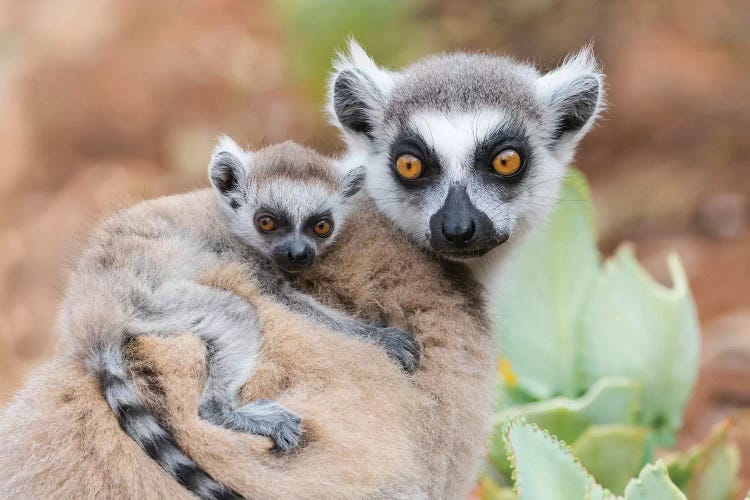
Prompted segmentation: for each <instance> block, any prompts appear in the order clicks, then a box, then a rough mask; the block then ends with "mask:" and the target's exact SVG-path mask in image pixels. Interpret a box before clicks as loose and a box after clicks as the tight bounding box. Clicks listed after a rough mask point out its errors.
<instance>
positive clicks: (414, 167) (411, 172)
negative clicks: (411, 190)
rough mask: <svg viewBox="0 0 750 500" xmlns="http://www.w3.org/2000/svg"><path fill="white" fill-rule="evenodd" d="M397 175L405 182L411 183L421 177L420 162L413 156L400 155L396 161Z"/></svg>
mask: <svg viewBox="0 0 750 500" xmlns="http://www.w3.org/2000/svg"><path fill="white" fill-rule="evenodd" d="M396 171H398V175H400V176H401V177H402V178H404V179H406V180H407V181H413V180H416V179H418V178H419V176H420V175H422V162H421V161H420V160H419V158H417V157H416V156H414V155H401V156H399V157H398V159H397V160H396Z"/></svg>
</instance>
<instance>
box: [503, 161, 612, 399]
mask: <svg viewBox="0 0 750 500" xmlns="http://www.w3.org/2000/svg"><path fill="white" fill-rule="evenodd" d="M560 200H561V201H560V202H558V204H557V206H556V208H555V209H554V211H553V212H552V214H551V216H550V219H549V220H548V221H547V223H545V224H544V225H543V227H540V228H539V229H538V230H536V231H535V232H534V233H533V234H532V235H530V236H529V237H528V239H527V241H525V242H524V243H523V244H521V245H520V246H519V247H518V248H517V249H516V251H515V252H514V253H513V255H512V256H511V257H510V259H511V261H512V264H511V265H508V266H507V268H506V270H505V274H504V275H503V287H504V290H505V293H503V296H502V300H501V301H499V303H498V304H497V326H498V328H497V331H498V332H499V335H500V336H499V343H500V345H502V347H503V355H504V356H506V357H507V358H508V359H510V360H511V361H512V363H513V367H514V370H515V372H516V375H517V376H518V385H519V386H520V388H521V389H522V390H523V391H524V392H525V393H528V394H532V395H534V396H535V398H536V399H547V398H550V397H553V396H558V395H562V396H566V397H576V396H578V393H577V389H578V387H577V384H576V380H575V362H576V359H575V356H576V351H577V348H576V346H575V342H576V341H577V339H576V333H575V328H576V325H577V323H578V318H579V314H580V311H581V309H582V307H583V305H584V301H585V300H586V299H587V298H588V293H589V291H590V289H591V285H592V284H593V282H594V280H595V279H596V276H597V273H598V269H599V256H598V251H597V248H596V244H595V238H594V225H593V215H592V208H591V202H590V200H589V193H588V188H587V186H586V181H585V180H584V178H583V176H582V175H581V174H580V173H579V172H576V171H572V172H571V173H570V174H569V175H568V176H567V178H566V179H565V181H564V183H563V186H562V191H561V194H560Z"/></svg>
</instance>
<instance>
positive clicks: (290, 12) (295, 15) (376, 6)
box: [275, 0, 431, 105]
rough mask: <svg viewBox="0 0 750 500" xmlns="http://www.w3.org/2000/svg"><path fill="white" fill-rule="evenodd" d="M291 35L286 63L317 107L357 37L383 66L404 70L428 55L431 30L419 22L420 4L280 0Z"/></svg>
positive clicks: (285, 27)
mask: <svg viewBox="0 0 750 500" xmlns="http://www.w3.org/2000/svg"><path fill="white" fill-rule="evenodd" d="M275 3H276V8H277V9H278V12H279V16H280V18H281V20H282V23H283V24H282V28H283V30H284V31H285V33H286V37H285V40H286V46H287V52H286V53H287V61H286V64H287V65H288V66H289V67H290V68H292V71H293V72H294V74H295V76H296V78H298V79H299V81H300V82H301V83H302V88H303V92H305V94H306V95H307V96H308V97H309V99H311V100H312V101H313V102H319V103H320V104H321V105H322V104H323V102H324V101H325V88H326V81H327V79H328V74H329V72H330V71H331V59H332V56H333V54H334V53H335V51H337V50H342V49H344V48H346V41H347V40H348V39H349V38H350V37H353V38H355V39H356V40H357V41H358V42H360V43H361V44H363V45H364V46H365V47H367V50H368V53H369V54H370V55H371V56H372V57H373V58H374V59H375V60H376V61H378V62H379V63H380V64H384V65H388V66H396V67H397V66H401V65H404V64H406V63H408V62H410V61H412V60H414V59H415V58H416V57H418V56H421V55H423V54H425V53H426V52H427V51H428V50H429V48H430V45H431V44H430V43H429V41H428V40H427V39H426V37H427V31H428V30H427V28H426V26H425V25H424V24H421V23H418V22H415V21H416V19H417V14H418V12H419V10H420V8H424V2H423V1H421V0H405V1H398V2H394V1H393V0H359V1H356V2H352V1H351V0H326V1H325V2H310V1H309V0H276V2H275Z"/></svg>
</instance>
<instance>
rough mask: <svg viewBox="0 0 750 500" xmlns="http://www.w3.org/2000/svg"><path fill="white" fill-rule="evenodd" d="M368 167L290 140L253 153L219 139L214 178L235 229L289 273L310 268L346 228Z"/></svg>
mask: <svg viewBox="0 0 750 500" xmlns="http://www.w3.org/2000/svg"><path fill="white" fill-rule="evenodd" d="M364 178H365V171H364V168H356V169H353V170H350V171H348V172H339V170H338V168H337V165H336V164H335V162H334V161H333V160H331V159H329V158H326V157H324V156H322V155H320V154H318V153H317V152H315V151H313V150H311V149H308V148H304V147H302V146H300V145H298V144H295V143H293V142H291V141H287V142H284V143H282V144H277V145H273V146H268V147H266V148H263V149H261V150H259V151H255V152H251V151H245V150H243V149H242V148H240V147H239V146H238V145H237V144H236V143H234V142H233V141H232V140H231V139H229V138H228V137H223V138H221V140H220V141H219V144H218V145H217V147H216V149H215V150H214V153H213V155H212V158H211V163H210V165H209V179H210V181H211V185H212V186H213V188H214V191H215V192H216V194H217V197H218V200H219V202H220V204H221V206H222V207H223V210H224V213H225V214H226V216H227V218H228V221H229V224H230V228H231V230H232V232H233V233H234V234H235V235H236V236H238V237H239V238H241V239H242V240H243V241H245V242H246V243H247V244H248V245H250V246H251V247H253V248H254V249H255V250H256V251H258V252H260V253H261V254H262V255H264V256H266V257H268V258H269V259H271V260H272V261H273V262H274V263H275V264H276V265H277V266H278V267H279V268H281V269H282V270H284V271H286V272H296V271H299V270H301V269H303V268H305V267H307V266H310V265H311V264H312V263H313V261H314V260H315V257H316V256H317V255H319V254H320V253H321V252H323V251H324V250H325V249H326V247H328V246H329V245H330V244H331V243H332V242H333V240H334V239H335V237H336V233H337V231H338V230H339V229H340V228H341V227H343V224H344V221H345V220H346V217H347V215H348V212H349V206H350V202H351V198H352V196H354V195H355V194H356V193H357V192H358V191H359V190H360V188H361V186H362V184H363V183H364Z"/></svg>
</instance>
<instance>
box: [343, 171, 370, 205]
mask: <svg viewBox="0 0 750 500" xmlns="http://www.w3.org/2000/svg"><path fill="white" fill-rule="evenodd" d="M366 174H367V169H366V168H365V167H364V166H361V167H355V168H353V169H351V170H349V171H348V172H346V173H344V174H343V176H342V178H341V194H342V195H343V196H344V197H345V198H351V197H352V196H354V195H355V194H357V193H359V191H360V190H361V189H362V186H364V184H365V176H366Z"/></svg>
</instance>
